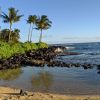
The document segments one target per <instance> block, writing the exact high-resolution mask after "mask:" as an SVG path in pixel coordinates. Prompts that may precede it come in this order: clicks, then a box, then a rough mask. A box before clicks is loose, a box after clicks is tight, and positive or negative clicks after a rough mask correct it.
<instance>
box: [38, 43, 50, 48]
mask: <svg viewBox="0 0 100 100" xmlns="http://www.w3.org/2000/svg"><path fill="white" fill-rule="evenodd" d="M36 44H37V46H38V48H48V45H47V44H46V43H44V42H40V43H36Z"/></svg>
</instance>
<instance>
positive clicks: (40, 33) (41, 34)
mask: <svg viewBox="0 0 100 100" xmlns="http://www.w3.org/2000/svg"><path fill="white" fill-rule="evenodd" d="M41 40H42V29H41V33H40V38H39V43H40V42H41Z"/></svg>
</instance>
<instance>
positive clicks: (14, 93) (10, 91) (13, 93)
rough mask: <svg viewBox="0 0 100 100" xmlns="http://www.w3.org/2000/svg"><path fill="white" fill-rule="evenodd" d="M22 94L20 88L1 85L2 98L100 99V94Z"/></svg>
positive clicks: (28, 99)
mask: <svg viewBox="0 0 100 100" xmlns="http://www.w3.org/2000/svg"><path fill="white" fill-rule="evenodd" d="M24 92H25V93H26V94H23V95H20V94H19V93H20V89H15V88H9V87H0V100H100V96H99V95H60V94H51V93H40V92H28V91H24Z"/></svg>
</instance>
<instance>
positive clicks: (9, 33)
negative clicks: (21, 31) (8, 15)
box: [9, 23, 12, 42]
mask: <svg viewBox="0 0 100 100" xmlns="http://www.w3.org/2000/svg"><path fill="white" fill-rule="evenodd" d="M11 30H12V23H10V33H9V42H10V40H11Z"/></svg>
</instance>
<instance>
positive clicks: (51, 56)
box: [0, 46, 100, 73]
mask: <svg viewBox="0 0 100 100" xmlns="http://www.w3.org/2000/svg"><path fill="white" fill-rule="evenodd" d="M57 50H58V51H57ZM59 50H60V51H59ZM65 50H66V48H65V47H63V46H50V47H48V48H42V49H38V50H37V51H34V50H30V51H28V52H26V53H25V54H15V55H13V56H12V57H10V58H8V59H0V70H5V69H14V68H19V67H21V66H27V65H28V66H36V67H38V66H39V67H44V65H45V64H46V65H47V66H48V67H55V66H56V67H68V68H69V67H72V66H74V67H83V68H84V69H91V68H93V66H94V65H92V64H87V63H84V64H79V63H69V62H63V61H59V60H55V58H56V57H57V56H66V55H78V54H79V53H76V52H64V51H65ZM96 66H97V69H100V65H96ZM98 73H99V72H98Z"/></svg>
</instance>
